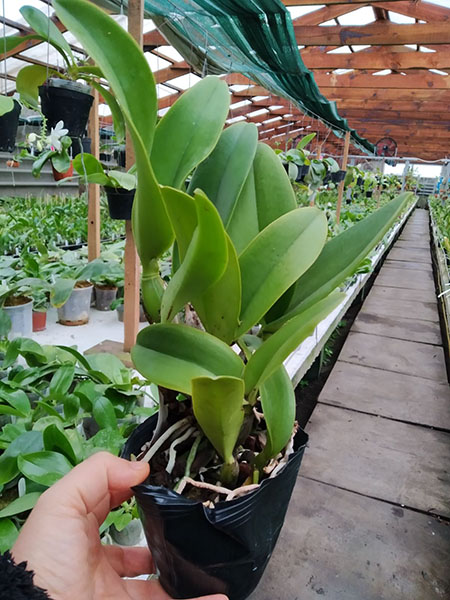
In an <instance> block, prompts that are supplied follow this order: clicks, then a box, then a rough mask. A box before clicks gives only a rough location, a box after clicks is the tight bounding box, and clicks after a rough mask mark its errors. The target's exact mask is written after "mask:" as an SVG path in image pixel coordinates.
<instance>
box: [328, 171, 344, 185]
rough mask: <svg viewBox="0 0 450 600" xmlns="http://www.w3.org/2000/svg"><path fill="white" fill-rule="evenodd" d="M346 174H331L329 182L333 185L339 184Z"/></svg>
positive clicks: (342, 172)
mask: <svg viewBox="0 0 450 600" xmlns="http://www.w3.org/2000/svg"><path fill="white" fill-rule="evenodd" d="M346 173H347V171H336V172H335V173H331V181H332V182H333V183H340V182H341V181H344V179H345V174H346Z"/></svg>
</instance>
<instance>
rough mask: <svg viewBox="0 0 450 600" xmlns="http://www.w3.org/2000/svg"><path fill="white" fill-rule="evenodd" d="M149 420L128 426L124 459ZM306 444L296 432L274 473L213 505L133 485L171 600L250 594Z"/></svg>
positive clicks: (146, 434)
mask: <svg viewBox="0 0 450 600" xmlns="http://www.w3.org/2000/svg"><path fill="white" fill-rule="evenodd" d="M156 422H157V415H154V416H153V417H150V419H147V420H146V421H144V423H142V425H140V426H139V427H138V428H137V429H135V430H134V432H133V433H132V434H131V436H130V438H129V439H128V441H127V443H126V444H125V447H124V449H123V451H122V456H123V457H124V458H129V457H130V456H131V454H134V455H135V456H137V455H138V454H139V453H140V452H141V448H142V446H143V445H144V444H145V443H146V442H148V441H149V440H150V439H151V437H152V434H153V430H154V428H155V426H156ZM307 441H308V436H307V434H306V433H305V432H304V431H302V430H299V431H298V433H297V435H296V436H295V439H294V450H295V451H294V452H293V454H292V455H291V456H290V457H289V460H288V462H287V464H286V466H285V467H284V469H282V470H281V471H280V472H279V473H278V475H276V476H275V477H274V478H271V479H266V480H264V481H263V482H262V483H261V485H260V486H259V488H258V489H256V490H254V491H252V492H249V493H248V494H246V495H243V496H241V497H239V498H237V499H235V500H230V501H228V502H225V501H222V502H218V503H217V504H216V505H215V507H214V508H208V507H206V506H204V505H203V503H202V502H200V501H195V500H191V499H189V498H185V497H184V496H181V495H180V494H178V493H176V492H174V491H172V490H169V489H166V488H164V487H159V486H152V485H150V484H148V483H145V482H144V483H142V484H140V485H138V486H136V487H135V488H133V491H134V493H135V495H136V500H137V505H138V508H139V514H140V517H141V520H142V524H143V527H144V532H145V535H146V538H147V543H148V546H149V548H150V550H151V552H152V555H153V560H154V561H155V564H156V566H157V568H158V571H159V573H160V579H159V580H160V583H161V585H162V586H163V588H164V589H165V590H166V592H167V593H168V594H169V595H170V596H171V597H173V598H192V597H197V596H203V595H206V594H218V593H222V594H226V595H227V596H228V597H229V600H245V598H247V597H248V596H249V595H250V594H251V592H252V591H253V590H254V589H255V587H256V586H257V585H258V582H259V580H260V579H261V576H262V574H263V573H264V569H265V568H266V566H267V563H268V562H269V559H270V556H271V554H272V552H273V549H274V548H275V544H276V542H277V539H278V536H279V533H280V531H281V527H282V526H283V522H284V518H285V515H286V511H287V508H288V504H289V500H290V498H291V494H292V490H293V489H294V485H295V482H296V479H297V473H298V470H299V468H300V463H301V461H302V458H303V452H304V450H305V446H306V443H307Z"/></svg>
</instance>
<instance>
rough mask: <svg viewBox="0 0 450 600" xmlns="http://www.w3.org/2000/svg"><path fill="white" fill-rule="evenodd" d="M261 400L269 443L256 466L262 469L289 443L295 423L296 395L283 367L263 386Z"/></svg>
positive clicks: (257, 460) (259, 456) (258, 458)
mask: <svg viewBox="0 0 450 600" xmlns="http://www.w3.org/2000/svg"><path fill="white" fill-rule="evenodd" d="M260 398H261V406H262V411H263V413H264V420H265V422H266V427H267V442H266V446H265V448H264V450H263V451H262V452H261V453H260V454H259V455H258V457H257V459H256V464H257V466H258V467H259V468H262V467H263V466H264V465H265V464H266V463H267V462H268V461H269V460H270V459H271V458H273V457H274V456H276V455H277V454H278V453H279V452H281V450H283V448H284V447H285V446H286V444H287V443H288V441H289V439H290V437H291V435H292V431H293V429H294V422H295V393H294V388H293V387H292V383H291V380H290V379H289V375H288V373H287V371H286V369H285V368H284V367H283V366H281V367H279V368H278V369H277V370H276V371H274V372H273V373H272V375H270V377H268V378H267V379H266V380H265V381H264V383H263V384H262V385H261V389H260Z"/></svg>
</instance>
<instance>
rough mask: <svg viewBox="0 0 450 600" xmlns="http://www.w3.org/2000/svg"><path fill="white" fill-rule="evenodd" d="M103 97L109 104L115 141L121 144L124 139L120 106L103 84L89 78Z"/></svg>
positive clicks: (123, 122)
mask: <svg viewBox="0 0 450 600" xmlns="http://www.w3.org/2000/svg"><path fill="white" fill-rule="evenodd" d="M89 83H90V84H91V85H92V87H94V88H95V89H96V90H97V91H98V92H99V93H100V94H101V95H102V96H103V98H104V100H105V102H106V104H107V105H108V106H109V109H110V111H111V116H112V119H113V127H114V133H115V137H116V142H117V143H118V144H122V143H123V142H124V141H125V119H124V118H123V114H122V111H121V110H120V106H119V104H118V102H117V100H116V98H115V96H114V94H111V92H110V91H109V90H108V89H106V88H105V86H103V85H101V84H100V83H97V82H96V81H92V80H90V82H89Z"/></svg>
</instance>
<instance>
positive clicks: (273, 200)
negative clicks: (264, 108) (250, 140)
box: [227, 142, 297, 254]
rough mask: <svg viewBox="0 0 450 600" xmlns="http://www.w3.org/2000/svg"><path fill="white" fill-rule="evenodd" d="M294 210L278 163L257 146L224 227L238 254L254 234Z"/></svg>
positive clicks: (290, 190)
mask: <svg viewBox="0 0 450 600" xmlns="http://www.w3.org/2000/svg"><path fill="white" fill-rule="evenodd" d="M296 207H297V201H296V199H295V194H294V190H293V188H292V185H291V182H290V180H289V177H288V175H287V173H286V171H285V170H284V168H283V165H282V164H281V161H280V159H279V158H278V157H277V155H276V154H275V152H274V151H273V150H272V148H270V147H269V146H267V145H266V144H263V143H261V142H260V143H258V145H257V148H256V154H255V158H254V160H253V169H252V171H251V172H250V173H249V175H248V177H247V180H246V182H245V184H244V186H243V188H242V190H241V195H240V197H239V199H238V202H237V205H236V208H235V210H234V212H233V215H232V218H231V221H230V222H229V224H228V227H227V231H228V233H229V235H230V237H231V239H232V241H233V244H234V245H235V247H236V250H237V252H238V254H241V253H242V251H243V250H244V249H245V248H246V247H247V245H248V244H249V243H250V242H251V241H252V240H253V239H254V237H255V236H256V235H257V233H258V232H260V231H262V230H263V229H264V228H265V227H267V225H269V224H270V223H272V222H273V221H275V220H276V219H278V218H279V217H280V216H282V215H284V214H285V213H287V212H290V211H291V210H294V209H295V208H296Z"/></svg>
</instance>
